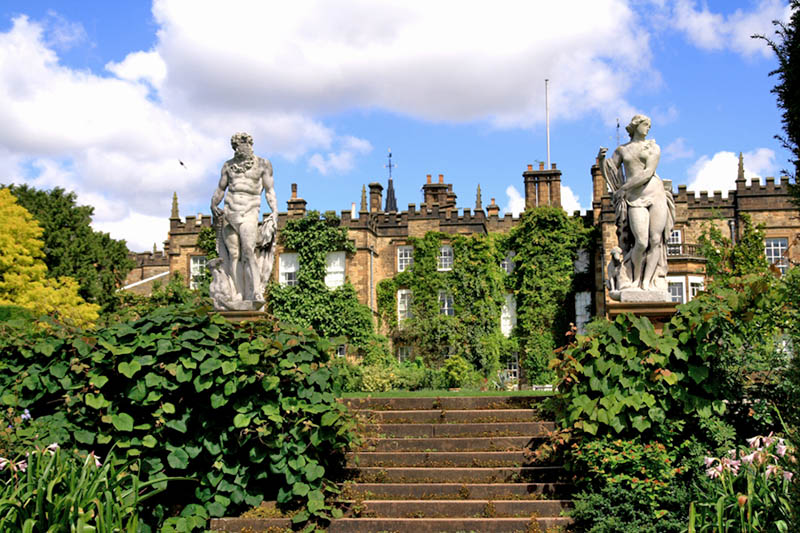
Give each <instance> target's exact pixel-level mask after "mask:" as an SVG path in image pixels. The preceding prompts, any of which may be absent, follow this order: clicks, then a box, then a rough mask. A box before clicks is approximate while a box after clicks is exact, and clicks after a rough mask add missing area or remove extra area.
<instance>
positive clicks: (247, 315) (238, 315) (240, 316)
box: [215, 311, 267, 324]
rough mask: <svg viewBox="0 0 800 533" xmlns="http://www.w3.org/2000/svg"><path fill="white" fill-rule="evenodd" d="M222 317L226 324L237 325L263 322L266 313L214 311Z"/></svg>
mask: <svg viewBox="0 0 800 533" xmlns="http://www.w3.org/2000/svg"><path fill="white" fill-rule="evenodd" d="M215 312H216V313H219V314H220V315H222V316H223V317H224V318H225V320H227V321H228V322H233V323H235V324H238V323H239V322H254V321H256V320H264V319H265V318H267V313H265V312H264V311H215Z"/></svg>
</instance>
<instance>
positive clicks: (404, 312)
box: [397, 289, 413, 322]
mask: <svg viewBox="0 0 800 533" xmlns="http://www.w3.org/2000/svg"><path fill="white" fill-rule="evenodd" d="M412 316H413V314H412V312H411V291H410V290H408V289H400V290H399V291H397V321H398V322H402V321H403V320H406V319H407V318H411V317H412Z"/></svg>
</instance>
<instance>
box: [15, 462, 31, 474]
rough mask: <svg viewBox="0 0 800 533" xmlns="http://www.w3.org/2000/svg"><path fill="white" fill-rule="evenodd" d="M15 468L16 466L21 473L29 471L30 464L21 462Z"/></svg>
mask: <svg viewBox="0 0 800 533" xmlns="http://www.w3.org/2000/svg"><path fill="white" fill-rule="evenodd" d="M12 464H13V463H12ZM14 466H16V470H19V471H20V472H24V471H26V470H27V469H28V462H27V461H20V462H18V463H17V464H16V465H14Z"/></svg>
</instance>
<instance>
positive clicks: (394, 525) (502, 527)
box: [209, 517, 572, 533]
mask: <svg viewBox="0 0 800 533" xmlns="http://www.w3.org/2000/svg"><path fill="white" fill-rule="evenodd" d="M571 523H572V520H571V519H570V518H564V517H557V518H556V517H553V518H340V519H338V520H333V521H332V522H331V524H330V526H329V527H328V533H375V532H376V531H387V532H388V531H391V532H392V533H445V532H447V533H450V532H457V531H460V532H465V531H471V532H481V533H489V532H491V533H526V532H531V531H537V529H534V528H536V527H537V526H538V531H548V532H554V531H563V530H564V528H566V527H567V526H569V525H570V524H571ZM534 524H535V525H534ZM290 527H291V521H290V520H289V519H287V518H212V519H211V523H210V524H209V529H210V530H211V531H220V532H221V531H225V532H230V533H241V532H242V531H250V532H253V533H262V532H269V533H274V532H276V531H291V529H290Z"/></svg>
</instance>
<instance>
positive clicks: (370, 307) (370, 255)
mask: <svg viewBox="0 0 800 533" xmlns="http://www.w3.org/2000/svg"><path fill="white" fill-rule="evenodd" d="M368 250H369V310H370V311H372V312H373V313H374V312H375V306H374V303H373V297H372V285H373V284H372V258H373V256H374V255H375V248H373V247H372V246H371V245H370V247H369V248H368Z"/></svg>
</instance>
